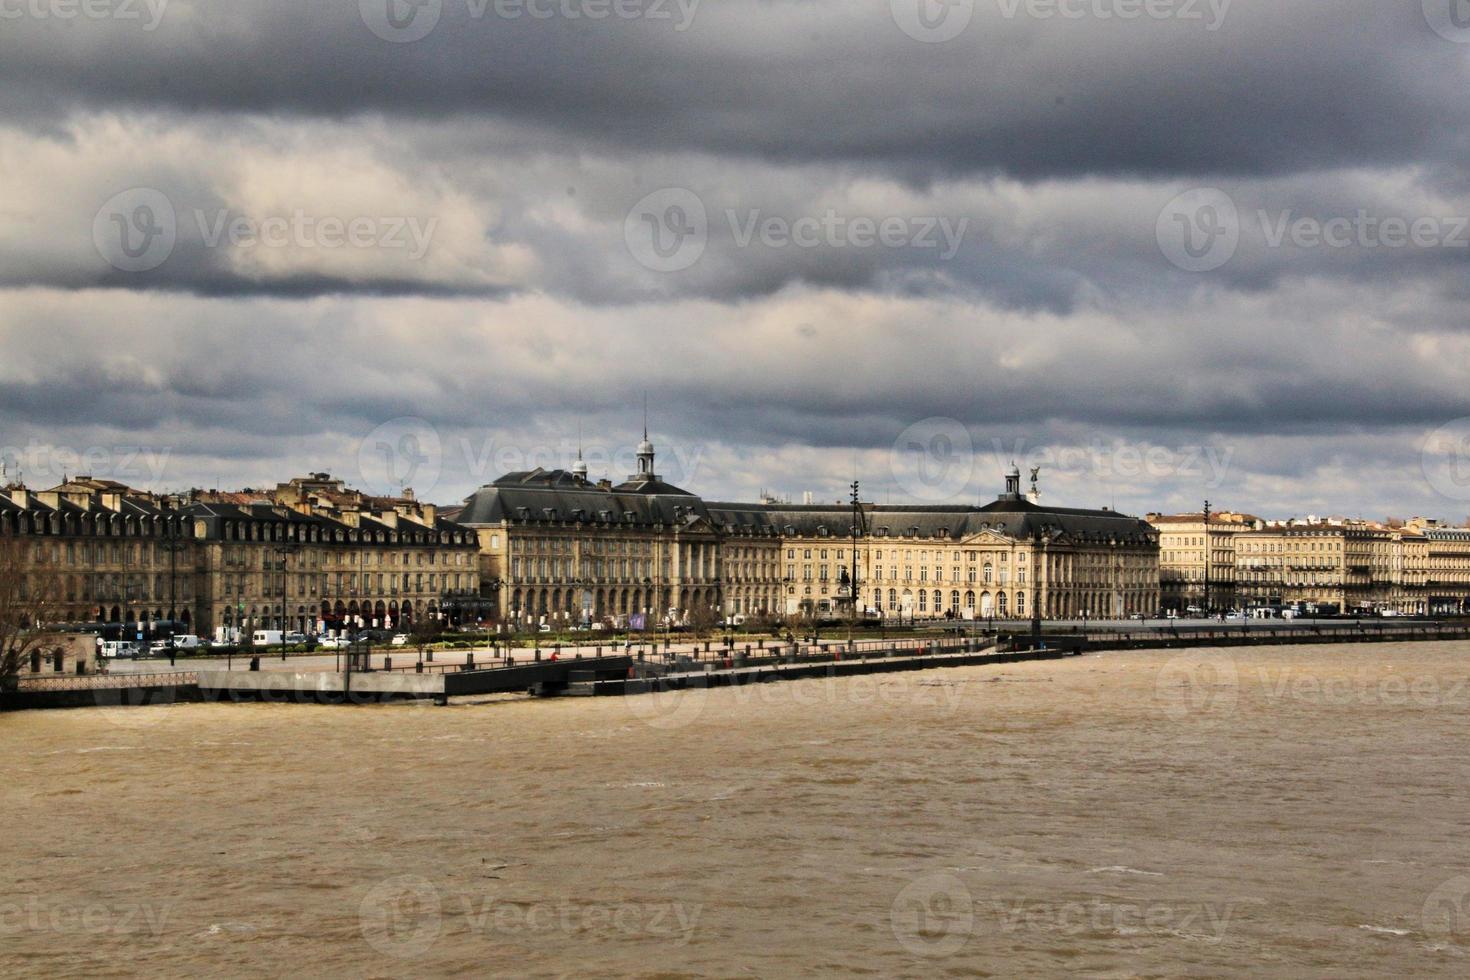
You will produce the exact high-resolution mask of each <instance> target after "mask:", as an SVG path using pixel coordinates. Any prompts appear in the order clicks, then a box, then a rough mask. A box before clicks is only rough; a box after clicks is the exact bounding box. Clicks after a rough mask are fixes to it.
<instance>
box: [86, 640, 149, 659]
mask: <svg viewBox="0 0 1470 980" xmlns="http://www.w3.org/2000/svg"><path fill="white" fill-rule="evenodd" d="M141 652H142V647H140V646H139V645H138V644H137V643H134V642H133V641H132V640H103V641H102V642H100V643H98V644H97V655H98V656H100V657H103V658H104V659H107V660H114V659H119V658H123V659H126V658H130V657H136V656H138V654H139V653H141Z"/></svg>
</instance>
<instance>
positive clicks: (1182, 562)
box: [1148, 509, 1470, 615]
mask: <svg viewBox="0 0 1470 980" xmlns="http://www.w3.org/2000/svg"><path fill="white" fill-rule="evenodd" d="M1148 520H1149V522H1150V524H1151V525H1152V526H1153V527H1155V528H1156V529H1157V530H1158V533H1159V576H1160V590H1161V596H1162V599H1163V604H1164V606H1165V608H1168V609H1179V610H1187V609H1190V608H1195V609H1201V610H1218V609H1234V608H1239V609H1250V608H1256V609H1285V608H1291V607H1298V608H1307V609H1309V610H1314V611H1323V612H1341V613H1352V612H1365V613H1385V612H1387V613H1398V614H1404V615H1442V614H1455V613H1463V612H1470V528H1463V527H1448V526H1445V525H1443V524H1441V523H1439V522H1437V521H1433V520H1429V519H1426V518H1414V519H1413V520H1409V521H1404V522H1397V521H1395V522H1392V523H1374V522H1369V521H1355V520H1347V519H1343V518H1330V519H1322V518H1317V517H1308V518H1305V519H1300V520H1290V521H1264V520H1261V519H1260V518H1258V517H1254V516H1251V515H1249V514H1240V513H1232V512H1217V511H1213V510H1212V511H1210V512H1209V514H1208V518H1207V517H1206V513H1205V511H1204V510H1203V509H1201V510H1200V511H1199V513H1196V514H1176V515H1170V516H1163V515H1159V514H1150V515H1149V516H1148Z"/></svg>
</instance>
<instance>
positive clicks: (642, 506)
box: [457, 469, 1157, 545]
mask: <svg viewBox="0 0 1470 980" xmlns="http://www.w3.org/2000/svg"><path fill="white" fill-rule="evenodd" d="M863 511H864V514H865V516H866V521H867V529H868V532H869V534H873V535H882V534H884V533H885V529H886V534H887V535H888V536H892V537H902V536H904V535H909V534H913V535H914V536H916V537H919V538H938V539H945V538H948V539H950V540H958V539H963V538H969V537H973V536H975V535H979V534H982V533H985V532H987V531H989V532H993V533H996V534H1000V535H1004V536H1005V537H1008V538H1013V539H1022V538H1026V539H1029V538H1030V537H1031V536H1032V535H1033V534H1034V533H1036V532H1038V531H1039V532H1041V533H1042V534H1044V535H1046V536H1047V537H1048V538H1050V539H1052V540H1061V539H1066V540H1070V541H1074V542H1078V543H1081V542H1084V541H1086V542H1094V543H1096V542H1105V541H1109V540H1117V541H1118V542H1119V543H1120V544H1124V543H1126V544H1135V545H1141V544H1148V543H1153V542H1155V541H1157V532H1156V531H1155V530H1154V529H1153V528H1152V527H1150V526H1149V525H1148V523H1147V522H1145V521H1142V520H1140V519H1138V518H1136V517H1129V516H1126V515H1123V514H1118V513H1116V512H1114V511H1107V510H1077V509H1072V508H1064V507H1047V506H1042V505H1039V504H1033V503H1031V502H1030V501H1029V500H1026V499H1025V498H1016V497H1002V498H1001V499H998V500H996V501H995V502H994V503H991V504H989V505H987V506H985V507H969V506H960V507H913V506H879V505H874V504H865V505H863ZM457 519H458V520H459V522H460V523H462V524H469V525H472V526H473V525H481V526H483V525H491V524H501V523H504V522H509V523H518V522H541V521H545V522H548V523H555V524H576V523H585V524H591V525H605V526H624V527H639V528H645V527H652V526H654V525H662V526H664V527H669V526H674V525H679V524H682V525H688V524H691V523H696V522H698V521H699V520H705V521H708V522H709V523H710V524H712V525H713V526H714V528H715V529H717V530H719V531H721V532H723V533H725V534H731V535H740V536H764V537H776V536H784V537H806V538H818V537H822V536H824V535H825V536H827V537H832V538H846V537H849V536H850V535H851V533H852V530H851V528H852V511H851V508H849V507H848V506H847V505H845V504H829V505H811V506H795V505H791V504H745V503H721V502H714V503H706V502H705V501H704V500H702V499H700V498H699V497H697V496H695V495H693V494H691V493H689V492H688V491H686V490H681V489H680V488H678V487H674V486H671V485H669V484H666V483H664V482H663V481H661V480H657V479H652V480H634V481H629V482H628V483H623V484H619V485H618V486H616V487H602V486H598V485H597V484H594V483H589V482H587V481H586V480H584V479H581V478H580V477H577V476H575V475H573V474H571V473H568V472H566V471H564V470H541V469H536V470H529V471H524V472H518V473H509V474H506V475H505V476H504V477H502V478H501V479H499V480H496V481H495V482H494V483H492V484H490V485H489V486H486V487H482V488H481V489H480V490H478V491H477V492H475V493H474V494H472V495H471V496H470V497H469V498H467V499H466V500H465V504H464V508H463V509H462V510H461V511H460V512H459V514H458V516H457Z"/></svg>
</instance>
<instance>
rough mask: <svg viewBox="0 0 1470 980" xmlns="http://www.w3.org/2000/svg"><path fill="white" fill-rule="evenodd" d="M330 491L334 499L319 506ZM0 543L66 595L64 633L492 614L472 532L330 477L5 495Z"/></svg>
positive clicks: (79, 482) (68, 487)
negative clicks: (88, 626)
mask: <svg viewBox="0 0 1470 980" xmlns="http://www.w3.org/2000/svg"><path fill="white" fill-rule="evenodd" d="M321 483H325V484H327V485H329V486H330V487H331V488H332V494H333V495H334V496H332V497H331V498H330V499H329V498H328V497H327V496H323V495H321V494H318V495H316V496H313V494H312V493H311V492H310V490H311V486H312V484H321ZM317 489H318V490H320V489H321V488H320V487H318V488H317ZM0 536H5V537H7V538H10V539H11V541H12V542H13V544H12V546H14V547H19V548H22V549H24V550H25V551H26V553H27V555H28V558H27V559H26V561H27V566H28V567H29V568H31V569H33V575H34V577H35V578H36V581H37V583H38V587H42V586H40V584H39V583H42V582H44V583H45V585H44V587H45V588H46V589H48V590H49V591H52V592H54V593H55V600H56V601H54V602H53V603H51V604H48V615H49V616H50V618H51V621H53V622H68V623H99V622H100V623H115V624H134V626H135V627H144V628H146V626H147V625H148V624H151V623H159V622H168V623H171V624H175V627H176V628H177V629H178V630H180V631H184V632H196V633H201V634H205V635H210V634H213V633H214V632H215V631H216V630H217V629H220V628H223V629H227V630H237V629H238V630H243V631H246V632H249V631H252V630H255V629H281V628H282V627H283V626H284V628H285V629H288V630H299V631H302V632H314V631H317V630H320V629H328V630H346V629H352V628H357V627H362V626H382V627H400V628H401V627H404V626H406V625H408V624H411V623H412V622H414V621H416V620H422V619H425V618H429V619H434V620H443V621H447V622H453V621H457V620H459V619H462V618H478V616H479V615H481V614H482V613H483V612H485V610H484V609H483V605H482V604H483V600H482V599H481V598H480V573H479V544H478V539H477V537H476V535H475V533H474V532H473V531H472V530H470V529H468V528H465V527H462V526H460V525H457V524H454V523H453V522H451V521H447V520H445V519H443V518H442V517H440V516H439V515H438V514H437V513H436V511H435V509H434V508H433V507H432V506H429V505H421V504H418V503H417V502H416V501H414V500H412V499H411V498H403V499H398V500H389V499H382V498H369V497H364V496H362V495H358V494H354V493H352V492H351V491H348V490H346V489H345V488H343V487H342V486H341V484H340V483H339V482H336V481H331V480H330V478H329V477H326V476H325V475H324V474H317V475H315V476H314V477H312V478H308V479H304V480H298V481H292V482H291V483H288V484H282V485H281V486H280V487H277V488H276V490H275V491H270V492H245V493H239V494H219V493H208V492H202V491H196V492H193V493H190V494H182V495H174V496H158V495H153V494H147V493H141V492H138V491H134V490H132V489H130V488H128V487H125V486H123V485H121V484H114V483H110V482H107V481H96V480H89V479H87V478H85V477H82V478H78V479H76V480H72V481H68V482H67V483H65V484H63V485H62V486H60V487H57V488H55V489H53V490H49V491H31V490H28V489H26V488H24V487H19V486H12V487H9V488H7V489H6V490H5V491H4V492H3V493H0Z"/></svg>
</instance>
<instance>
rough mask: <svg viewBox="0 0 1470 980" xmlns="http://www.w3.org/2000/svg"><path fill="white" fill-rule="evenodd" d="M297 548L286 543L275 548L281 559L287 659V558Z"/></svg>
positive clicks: (283, 636)
mask: <svg viewBox="0 0 1470 980" xmlns="http://www.w3.org/2000/svg"><path fill="white" fill-rule="evenodd" d="M295 550H296V549H295V547H294V546H293V545H284V544H283V545H280V546H278V547H277V548H276V549H275V552H276V556H277V557H278V558H280V559H281V659H282V660H285V659H286V645H287V644H286V633H287V629H286V603H287V601H288V600H289V596H288V594H287V587H286V586H287V581H288V579H289V576H288V575H287V574H286V569H287V560H288V558H289V557H290V555H291V553H292V552H293V551H295Z"/></svg>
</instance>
